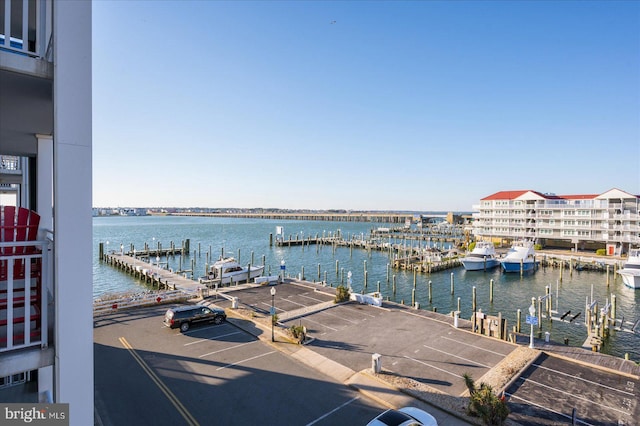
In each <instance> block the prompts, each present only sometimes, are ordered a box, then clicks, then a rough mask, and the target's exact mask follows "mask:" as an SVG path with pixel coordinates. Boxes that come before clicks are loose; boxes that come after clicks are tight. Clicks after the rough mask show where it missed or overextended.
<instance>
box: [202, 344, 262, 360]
mask: <svg viewBox="0 0 640 426" xmlns="http://www.w3.org/2000/svg"><path fill="white" fill-rule="evenodd" d="M256 342H257V340H254V341H253V342H247V343H241V344H239V345H235V346H230V347H228V348H224V349H220V350H217V351H213V352H209V353H206V354H204V355H200V356H199V357H198V358H204V357H206V356H209V355H213V354H218V353H220V352H224V351H228V350H229V349H235V348H239V347H241V346H245V345H250V344H252V343H256Z"/></svg>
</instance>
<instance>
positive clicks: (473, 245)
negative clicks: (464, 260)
mask: <svg viewBox="0 0 640 426" xmlns="http://www.w3.org/2000/svg"><path fill="white" fill-rule="evenodd" d="M474 248H476V242H475V241H474V242H472V243H469V251H473V249H474Z"/></svg>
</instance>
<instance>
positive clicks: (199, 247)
mask: <svg viewBox="0 0 640 426" xmlns="http://www.w3.org/2000/svg"><path fill="white" fill-rule="evenodd" d="M158 251H160V241H158ZM200 253H201V251H200V243H198V257H200Z"/></svg>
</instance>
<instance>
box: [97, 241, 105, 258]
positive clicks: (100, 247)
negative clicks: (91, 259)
mask: <svg viewBox="0 0 640 426" xmlns="http://www.w3.org/2000/svg"><path fill="white" fill-rule="evenodd" d="M98 256H99V257H100V260H102V258H103V257H104V243H100V245H99V249H98Z"/></svg>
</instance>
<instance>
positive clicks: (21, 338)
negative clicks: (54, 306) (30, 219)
mask: <svg viewBox="0 0 640 426" xmlns="http://www.w3.org/2000/svg"><path fill="white" fill-rule="evenodd" d="M9 251H10V252H11V254H7V253H9ZM50 265H51V250H50V244H49V242H48V241H27V242H4V243H0V352H5V351H10V350H15V349H20V348H24V347H29V346H36V345H40V346H42V347H46V346H48V343H49V342H48V328H49V327H48V321H47V319H48V312H47V308H48V301H49V290H48V289H49V288H53V286H52V285H50V284H51V283H50V282H49V280H50V279H51V274H50V270H49V269H50Z"/></svg>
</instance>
